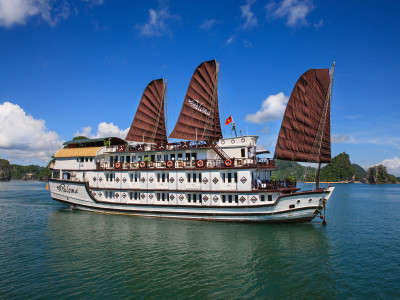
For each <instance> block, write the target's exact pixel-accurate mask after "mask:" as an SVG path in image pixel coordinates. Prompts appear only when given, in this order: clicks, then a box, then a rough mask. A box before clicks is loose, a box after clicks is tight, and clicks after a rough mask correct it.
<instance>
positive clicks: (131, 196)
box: [129, 192, 133, 200]
mask: <svg viewBox="0 0 400 300" xmlns="http://www.w3.org/2000/svg"><path fill="white" fill-rule="evenodd" d="M132 198H133V192H129V199H131V200H132Z"/></svg>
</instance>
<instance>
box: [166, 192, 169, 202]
mask: <svg viewBox="0 0 400 300" xmlns="http://www.w3.org/2000/svg"><path fill="white" fill-rule="evenodd" d="M166 198H167V201H169V193H167V196H166Z"/></svg>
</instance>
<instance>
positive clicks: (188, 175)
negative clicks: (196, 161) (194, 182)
mask: <svg viewBox="0 0 400 300" xmlns="http://www.w3.org/2000/svg"><path fill="white" fill-rule="evenodd" d="M187 182H190V173H187Z"/></svg>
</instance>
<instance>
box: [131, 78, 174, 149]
mask: <svg viewBox="0 0 400 300" xmlns="http://www.w3.org/2000/svg"><path fill="white" fill-rule="evenodd" d="M165 87H166V85H165V83H164V80H163V79H157V80H153V81H152V82H150V83H149V84H148V85H147V87H146V89H145V90H144V92H143V95H142V98H141V99H140V102H139V106H138V109H137V111H136V114H135V118H134V119H133V122H132V125H131V127H130V129H129V132H128V135H127V136H126V140H128V141H134V142H145V143H167V133H166V128H165V115H164V103H165Z"/></svg>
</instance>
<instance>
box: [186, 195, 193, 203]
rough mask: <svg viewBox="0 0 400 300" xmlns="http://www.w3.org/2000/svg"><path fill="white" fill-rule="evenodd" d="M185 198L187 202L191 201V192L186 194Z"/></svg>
mask: <svg viewBox="0 0 400 300" xmlns="http://www.w3.org/2000/svg"><path fill="white" fill-rule="evenodd" d="M187 199H188V202H191V201H192V195H191V194H187Z"/></svg>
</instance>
